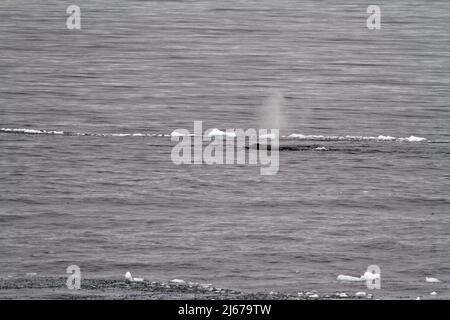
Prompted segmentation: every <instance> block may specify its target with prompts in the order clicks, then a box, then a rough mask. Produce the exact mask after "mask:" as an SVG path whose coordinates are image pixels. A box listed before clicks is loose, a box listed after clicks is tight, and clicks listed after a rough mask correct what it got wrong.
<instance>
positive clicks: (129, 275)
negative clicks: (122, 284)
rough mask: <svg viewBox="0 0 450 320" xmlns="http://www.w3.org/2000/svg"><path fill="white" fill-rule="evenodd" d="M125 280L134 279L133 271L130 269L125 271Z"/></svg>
mask: <svg viewBox="0 0 450 320" xmlns="http://www.w3.org/2000/svg"><path fill="white" fill-rule="evenodd" d="M125 280H127V281H133V277H132V276H131V273H130V272H129V271H127V273H125Z"/></svg>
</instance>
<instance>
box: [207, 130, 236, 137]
mask: <svg viewBox="0 0 450 320" xmlns="http://www.w3.org/2000/svg"><path fill="white" fill-rule="evenodd" d="M208 136H209V137H214V136H226V137H230V138H235V137H236V133H234V132H229V131H227V132H226V131H222V130H219V129H217V128H214V129H212V130H211V131H210V132H209V133H208Z"/></svg>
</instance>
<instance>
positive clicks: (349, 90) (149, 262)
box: [0, 0, 450, 299]
mask: <svg viewBox="0 0 450 320" xmlns="http://www.w3.org/2000/svg"><path fill="white" fill-rule="evenodd" d="M70 4H72V3H70ZM371 4H374V3H372V2H370V1H362V2H361V1H353V0H351V1H331V0H327V1H320V2H318V1H312V0H311V1H294V0H280V1H269V0H262V1H246V2H241V1H237V0H230V1H205V0H202V1H193V0H192V1H134V0H130V1H118V0H112V1H111V0H110V1H106V0H95V1H92V0H90V1H87V0H78V1H77V5H79V6H80V8H81V15H82V20H81V21H82V29H81V30H68V29H67V28H66V24H65V23H66V18H67V16H68V15H67V14H66V8H67V6H68V5H69V4H68V3H66V2H61V1H56V0H51V1H43V0H38V1H33V2H32V3H30V2H29V1H25V0H17V1H9V0H8V1H2V2H1V3H0V70H1V72H0V114H1V116H0V129H1V130H0V150H1V151H0V169H1V170H0V277H1V278H3V277H7V276H8V275H15V276H20V275H25V274H26V273H34V272H35V273H37V274H38V275H48V276H61V275H65V271H66V268H67V266H69V265H72V264H75V265H79V266H80V267H81V270H82V272H83V275H84V276H86V277H93V278H103V277H117V278H119V277H123V275H124V274H125V272H127V271H131V272H132V273H133V274H135V275H136V276H142V277H145V278H146V279H150V280H152V279H154V280H155V281H167V280H170V279H173V278H179V279H184V280H186V281H195V282H202V283H213V284H214V285H216V286H221V287H224V288H231V289H233V288H235V289H240V290H249V291H259V290H266V291H281V292H297V291H311V290H317V291H318V292H322V293H333V292H344V291H345V292H353V291H354V292H357V291H366V292H369V290H368V289H367V288H366V287H365V284H364V283H342V282H340V281H338V280H337V279H336V278H337V276H338V275H340V274H344V275H351V276H357V277H359V276H361V275H362V274H364V272H365V271H366V269H367V267H368V266H369V265H378V266H380V268H381V277H382V283H381V287H382V288H381V289H380V290H375V291H373V292H372V291H370V292H371V293H374V294H375V295H376V296H377V297H380V298H415V297H417V296H429V293H430V292H432V291H436V292H437V296H436V297H437V298H446V299H448V298H449V297H450V288H449V281H450V276H449V275H450V263H449V258H448V257H449V256H450V250H449V240H450V215H449V208H450V175H449V172H450V170H449V169H450V161H449V156H450V109H449V108H450V32H449V30H450V3H449V2H448V1H437V0H436V1H413V0H403V1H396V2H395V3H391V2H388V1H379V2H378V5H380V8H381V14H382V20H381V21H382V25H381V30H369V29H367V27H366V19H367V16H368V14H367V13H366V9H367V7H368V6H369V5H371ZM274 96H276V97H278V98H277V99H280V100H277V99H274V98H273V97H274ZM278 103H280V104H282V106H280V105H278ZM274 109H276V110H277V113H276V114H275V113H273V114H272V113H270V110H274ZM267 110H268V111H267ZM278 113H279V114H278ZM265 115H266V116H265ZM274 115H279V116H280V117H281V116H282V117H281V118H282V121H281V120H280V119H281V118H280V119H278V118H276V119H275V116H274ZM198 120H201V121H203V124H204V129H206V128H219V129H221V130H225V129H227V128H242V129H248V128H258V127H260V126H261V125H262V123H269V125H270V122H271V121H272V122H273V123H275V122H276V123H278V124H279V125H280V126H281V127H280V129H281V134H282V135H284V137H283V139H284V140H283V141H284V142H285V143H289V144H290V145H295V146H298V148H297V149H296V148H291V149H289V150H285V151H282V152H280V169H279V172H278V174H276V175H274V176H261V175H260V174H259V167H258V166H246V165H228V166H222V165H216V166H209V165H185V166H177V165H175V164H173V163H172V161H171V158H170V154H171V149H172V147H173V142H171V141H170V134H171V133H172V132H173V131H174V130H177V129H188V130H192V129H193V122H194V121H198ZM318 148H319V149H318ZM320 148H325V149H320ZM320 150H326V151H320ZM425 277H436V278H438V279H440V280H441V282H440V283H427V282H425Z"/></svg>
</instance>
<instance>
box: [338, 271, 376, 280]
mask: <svg viewBox="0 0 450 320" xmlns="http://www.w3.org/2000/svg"><path fill="white" fill-rule="evenodd" d="M379 278H380V275H379V274H376V273H372V272H368V271H367V272H365V273H364V274H363V275H362V276H361V277H353V276H347V275H344V274H340V275H338V276H337V280H338V281H348V282H356V281H372V280H376V279H379Z"/></svg>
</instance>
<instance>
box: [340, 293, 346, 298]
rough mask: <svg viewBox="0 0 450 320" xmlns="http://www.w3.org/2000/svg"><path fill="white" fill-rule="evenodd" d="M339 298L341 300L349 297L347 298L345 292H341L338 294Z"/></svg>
mask: <svg viewBox="0 0 450 320" xmlns="http://www.w3.org/2000/svg"><path fill="white" fill-rule="evenodd" d="M338 297H339V298H347V297H348V296H347V294H346V293H345V292H341V293H339V294H338Z"/></svg>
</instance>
